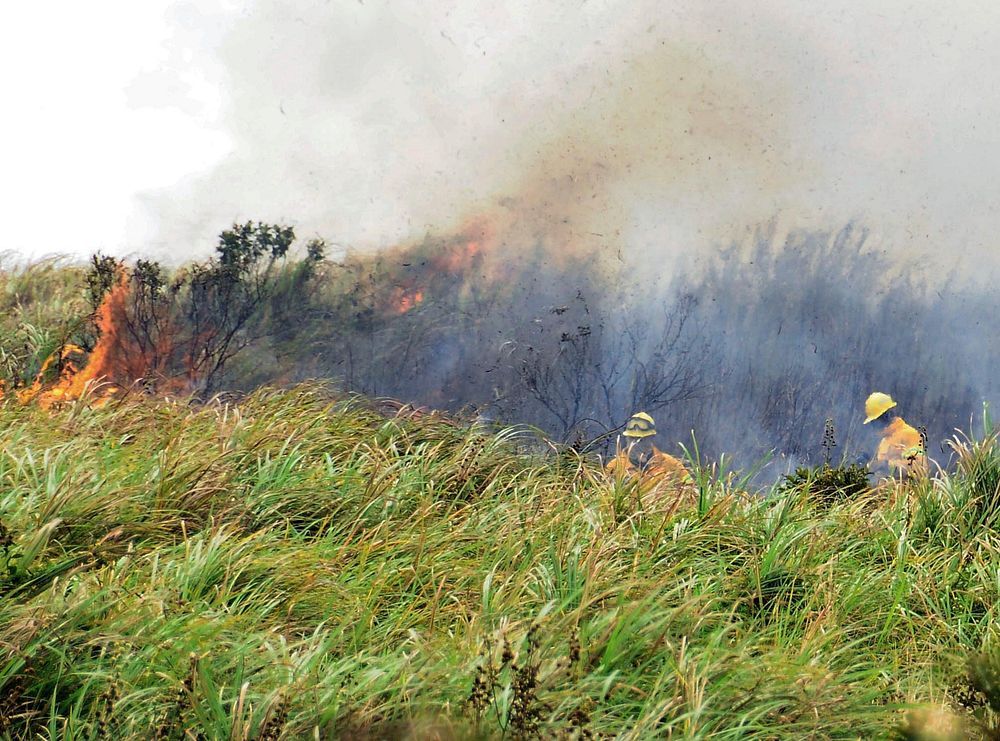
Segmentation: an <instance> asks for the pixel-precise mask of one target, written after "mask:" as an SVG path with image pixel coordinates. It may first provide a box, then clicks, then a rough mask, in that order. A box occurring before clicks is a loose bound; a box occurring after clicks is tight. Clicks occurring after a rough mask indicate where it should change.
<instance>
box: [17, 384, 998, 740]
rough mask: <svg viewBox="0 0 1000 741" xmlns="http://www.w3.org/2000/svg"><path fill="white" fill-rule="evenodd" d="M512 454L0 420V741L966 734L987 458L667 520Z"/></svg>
mask: <svg viewBox="0 0 1000 741" xmlns="http://www.w3.org/2000/svg"><path fill="white" fill-rule="evenodd" d="M980 437H983V436H982V435H981V436H980ZM532 439H533V438H531V437H530V435H528V434H527V433H526V432H518V431H516V430H507V431H501V432H498V433H489V434H487V433H485V432H483V431H480V430H476V429H471V428H468V427H463V426H459V425H455V424H452V423H450V422H449V421H448V420H445V419H441V418H437V417H434V416H429V417H428V416H423V417H419V418H418V417H413V416H410V417H407V416H397V417H395V418H386V417H385V416H384V415H380V414H377V413H376V412H375V411H373V409H372V407H371V406H370V405H368V404H366V403H364V402H361V401H358V400H353V401H352V400H346V399H343V398H341V399H338V398H335V397H334V396H333V395H331V394H330V392H329V391H328V390H327V389H325V388H324V387H320V386H308V385H307V386H301V387H297V388H295V389H292V390H289V391H273V390H262V391H259V392H257V393H255V394H254V395H252V396H250V397H248V398H246V399H244V400H242V401H241V402H240V403H238V404H229V405H225V404H220V403H213V404H208V405H204V406H197V405H189V404H186V403H184V402H178V401H170V400H151V399H143V398H140V397H133V398H126V399H125V400H120V401H111V402H109V403H106V404H103V405H99V406H97V405H88V404H87V403H86V400H81V401H78V402H75V403H72V404H69V405H66V406H63V407H60V408H53V409H48V410H45V409H41V408H38V407H37V406H35V405H30V404H29V405H26V406H22V405H20V404H18V403H16V401H14V400H12V399H9V398H8V399H7V400H6V401H4V402H0V522H2V526H0V559H2V561H0V589H2V591H3V598H2V602H0V688H2V689H0V732H2V734H4V737H8V738H50V739H56V738H62V739H69V738H73V739H76V738H137V739H152V738H173V739H180V738H206V739H277V738H434V737H439V738H510V739H513V738H532V737H542V738H553V737H559V738H600V737H612V736H615V737H620V738H635V739H637V738H652V737H659V738H669V737H677V738H681V737H683V738H710V737H711V738H730V739H737V738H769V739H779V738H780V739H783V738H788V739H803V738H878V737H889V736H890V735H891V734H892V733H894V732H896V731H899V732H900V733H903V734H904V735H906V734H909V736H910V737H913V738H917V737H927V738H931V737H941V738H943V737H947V735H944V736H941V735H938V736H932V735H928V734H931V733H932V731H933V730H934V728H938V729H940V730H941V733H944V734H947V733H948V732H949V727H950V730H951V732H952V733H953V734H954V736H955V737H967V736H974V735H976V734H980V735H982V736H983V737H994V738H995V737H996V736H995V735H994V736H989V735H988V734H991V733H992V734H995V733H996V729H995V727H994V726H993V725H992V722H993V713H992V710H991V709H990V708H991V705H996V704H997V703H996V700H997V696H1000V692H997V691H996V689H995V688H996V686H997V679H996V676H997V674H996V672H995V670H994V666H995V662H994V659H993V658H992V656H993V649H994V646H995V641H996V635H997V631H996V627H995V622H994V618H995V615H996V611H997V609H998V607H997V606H998V604H1000V538H998V537H997V529H996V525H997V518H998V517H1000V496H998V494H997V487H998V485H1000V449H998V446H997V444H996V441H995V439H994V438H993V437H992V436H990V435H986V436H985V437H983V439H980V440H979V441H978V442H971V441H965V442H964V444H960V445H959V446H958V447H959V453H960V454H959V455H958V456H957V459H958V461H957V467H956V470H955V471H954V472H952V473H949V474H940V475H938V476H937V477H936V478H934V479H932V480H931V481H928V482H923V483H919V484H912V485H908V486H882V487H879V488H877V489H872V490H870V491H869V492H868V493H866V494H863V495H861V496H856V497H852V498H850V500H849V501H840V502H834V503H833V504H829V503H826V502H824V501H822V500H820V499H818V498H817V497H815V496H813V495H812V494H811V492H810V486H809V485H808V484H804V485H801V486H799V487H796V488H791V489H786V490H781V489H780V488H776V489H775V490H773V491H766V492H761V493H758V494H756V495H754V496H747V495H745V494H744V493H741V492H740V491H739V489H740V484H739V481H738V479H737V478H736V477H735V476H732V475H726V474H725V473H724V472H720V471H719V470H718V469H699V470H696V472H695V473H696V479H697V487H696V491H695V492H694V496H693V497H692V500H691V502H690V503H689V504H685V505H684V506H676V503H675V502H672V501H670V500H669V499H664V498H660V499H650V498H648V497H647V498H646V501H642V499H643V498H642V497H640V496H638V493H637V491H636V490H635V489H634V487H633V486H632V485H630V484H629V483H628V482H621V481H613V480H609V479H608V478H607V477H605V475H604V474H603V472H602V470H601V468H600V466H599V465H597V464H596V462H595V461H591V460H586V459H582V458H580V457H578V456H576V455H575V454H573V453H572V452H571V451H561V452H552V451H547V452H543V451H541V450H540V449H539V446H538V445H537V444H531V445H529V442H530V441H531V440H532ZM533 451H534V452H533ZM944 708H950V710H947V711H945V710H943V709H944ZM921 734H923V735H921Z"/></svg>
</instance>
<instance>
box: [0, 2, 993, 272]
mask: <svg viewBox="0 0 1000 741" xmlns="http://www.w3.org/2000/svg"><path fill="white" fill-rule="evenodd" d="M872 5H873V6H874V9H860V6H861V4H860V3H857V2H837V1H833V2H824V3H818V2H792V1H791V0H757V1H755V2H749V1H747V2H739V3H735V2H733V3H727V2H712V3H708V2H702V1H701V0H676V1H674V2H648V1H642V0H638V1H637V0H604V1H603V2H602V1H598V0H583V1H580V0H574V1H573V2H569V1H568V0H567V1H566V2H539V1H538V0H513V1H507V2H491V1H489V0H469V1H467V2H444V1H442V0H424V1H423V2H400V1H399V0H395V1H393V2H384V1H381V0H339V1H338V0H327V2H325V3H324V2H295V1H294V0H288V1H285V2H277V1H276V0H262V1H260V2H236V1H235V0H233V1H230V2H227V1H225V0H210V1H208V2H169V1H168V0H142V1H141V2H136V1H134V0H133V1H131V2H123V1H121V0H102V1H101V2H97V3H79V2H54V3H45V4H42V3H7V4H6V6H10V7H6V6H5V8H4V9H3V10H0V27H2V30H0V64H2V68H3V73H2V75H3V81H4V87H3V89H4V91H5V93H6V100H7V105H6V106H5V112H6V114H7V115H6V116H5V117H4V118H5V124H6V125H5V126H4V133H3V137H2V142H3V143H2V144H0V147H2V149H0V162H2V163H3V172H4V179H3V193H2V194H0V195H2V201H0V202H2V203H3V206H4V210H5V211H6V212H7V213H6V215H7V218H6V219H5V220H4V222H5V224H4V225H5V232H6V233H5V237H6V238H5V239H4V244H3V245H2V247H0V250H14V251H15V252H16V253H18V254H20V255H25V256H27V255H38V254H41V253H48V252H60V253H69V254H80V255H83V254H86V253H88V252H90V251H93V250H95V249H98V248H103V249H105V250H107V251H111V252H115V253H120V254H124V253H136V252H149V251H153V252H154V253H155V254H157V255H159V256H161V257H169V258H172V259H183V258H184V257H187V256H194V255H198V254H204V253H205V252H206V251H207V250H208V249H210V248H211V246H212V243H213V236H214V235H215V234H217V233H218V232H219V231H220V230H221V229H222V228H225V227H226V226H227V225H228V224H230V223H231V222H232V221H234V220H242V219H248V218H253V219H262V220H271V221H282V222H286V223H291V224H293V225H295V226H296V227H297V230H298V232H299V233H300V234H302V235H303V236H313V235H319V236H323V237H325V238H327V240H328V241H330V242H333V243H336V244H340V245H356V246H378V245H383V244H388V243H392V242H395V241H398V240H402V239H407V238H411V237H414V236H418V235H421V234H423V233H425V232H427V231H429V230H430V231H434V230H443V231H446V230H448V229H450V228H454V227H456V226H457V225H459V224H461V223H463V222H464V221H465V220H467V219H469V218H471V217H474V216H475V215H476V214H477V213H480V212H482V211H484V210H486V211H490V210H494V211H495V210H497V209H500V210H501V211H504V212H505V213H506V218H508V219H511V218H516V219H521V220H522V222H523V223H522V230H521V231H520V232H518V234H523V233H525V232H524V229H527V230H528V231H529V232H531V233H532V234H537V233H555V234H556V235H557V236H555V237H553V240H554V241H556V242H558V243H568V242H569V241H572V240H574V239H577V238H579V239H584V238H586V239H589V240H591V241H593V240H598V241H601V240H604V241H605V242H606V244H607V246H608V247H610V248H616V249H625V250H627V251H629V252H631V253H632V254H636V255H647V254H650V252H651V251H652V253H653V254H655V255H657V256H658V257H659V256H663V257H665V258H669V257H671V256H673V255H679V254H684V253H690V252H692V251H697V250H700V249H705V248H706V247H708V246H710V245H712V244H715V243H717V242H718V241H719V240H723V239H726V238H727V237H729V236H731V235H733V234H739V233H740V232H741V231H743V230H745V229H746V228H748V227H752V226H753V225H754V224H757V223H760V222H761V221H766V220H768V219H771V218H774V217H778V218H779V219H780V222H781V223H782V224H785V225H788V226H790V227H792V226H799V225H802V226H815V225H829V226H839V225H841V224H843V223H844V221H846V220H847V219H851V218H860V219H862V220H863V221H864V222H865V223H866V224H868V225H869V226H870V227H871V228H872V229H873V230H874V232H875V233H876V235H877V237H878V239H879V243H880V244H883V245H885V248H886V249H891V250H894V251H895V252H897V253H898V254H900V255H908V254H913V253H915V252H920V251H926V250H934V251H936V252H937V253H938V254H939V255H940V256H942V259H943V260H944V262H945V263H946V264H952V263H956V262H957V261H959V260H960V259H961V260H963V261H964V264H965V265H966V266H967V267H977V266H979V265H981V264H982V261H983V260H984V259H992V258H993V255H994V253H995V251H996V246H997V244H1000V240H998V238H997V235H998V234H1000V208H998V205H1000V126H998V125H997V122H998V121H1000V5H997V4H996V3H993V2H973V1H972V0H960V1H958V2H949V3H941V2H939V1H937V0H936V1H933V2H931V1H928V2H902V1H900V0H884V1H882V2H878V3H874V4H872ZM550 224H551V225H560V226H559V227H558V228H557V229H556V232H550V231H549V226H548V225H550ZM525 225H527V226H525ZM553 228H556V227H553ZM605 242H601V243H605Z"/></svg>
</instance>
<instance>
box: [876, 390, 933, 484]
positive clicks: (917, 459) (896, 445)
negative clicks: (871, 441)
mask: <svg viewBox="0 0 1000 741" xmlns="http://www.w3.org/2000/svg"><path fill="white" fill-rule="evenodd" d="M895 406H896V402H895V401H893V398H892V397H891V396H889V394H884V393H882V392H881V391H876V392H874V393H873V394H870V395H869V396H868V398H867V399H866V400H865V421H864V424H868V423H869V422H874V423H875V425H874V426H875V427H876V429H879V430H880V433H881V436H882V439H881V440H880V441H879V444H878V450H877V451H876V453H875V460H876V461H877V462H878V463H884V464H886V465H888V467H889V470H890V471H892V472H893V473H894V474H895V473H897V472H898V473H899V474H900V476H901V477H902V476H904V475H905V476H907V477H910V478H912V477H915V476H923V475H926V473H927V453H926V451H925V450H924V441H923V439H922V438H921V436H920V432H919V431H918V430H917V429H916V428H915V427H912V426H910V425H908V424H907V423H906V421H905V420H903V418H902V417H899V416H893V417H892V418H891V419H890V418H889V417H888V416H886V412H888V411H889V410H890V409H892V408H894V407H895Z"/></svg>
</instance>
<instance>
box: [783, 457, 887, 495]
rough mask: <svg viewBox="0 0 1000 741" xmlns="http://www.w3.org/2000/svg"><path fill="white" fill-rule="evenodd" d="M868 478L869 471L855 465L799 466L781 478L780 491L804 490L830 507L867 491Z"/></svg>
mask: <svg viewBox="0 0 1000 741" xmlns="http://www.w3.org/2000/svg"><path fill="white" fill-rule="evenodd" d="M869 476H871V471H869V470H868V469H867V468H866V467H865V466H862V465H860V464H857V463H852V464H850V465H846V466H843V465H842V466H830V465H826V464H824V465H822V466H816V467H812V468H810V467H808V466H800V467H798V468H796V469H795V473H791V474H787V475H786V476H785V477H784V481H783V482H782V484H781V489H782V491H791V490H796V489H797V490H803V491H807V492H808V493H809V496H810V497H812V498H813V499H815V500H816V501H818V502H821V503H823V504H833V503H834V502H839V501H843V500H845V499H852V498H854V497H856V496H857V495H859V494H863V493H865V492H866V491H868V489H869V484H868V477H869Z"/></svg>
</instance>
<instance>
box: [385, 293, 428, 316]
mask: <svg viewBox="0 0 1000 741" xmlns="http://www.w3.org/2000/svg"><path fill="white" fill-rule="evenodd" d="M395 293H396V296H395V297H394V299H393V301H392V302H391V305H392V313H393V314H397V315H398V314H405V313H406V312H408V311H409V310H410V309H412V308H413V307H414V306H417V305H418V304H421V303H423V301H424V292H423V291H422V290H420V289H419V288H405V289H403V288H398V289H396V291H395Z"/></svg>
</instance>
